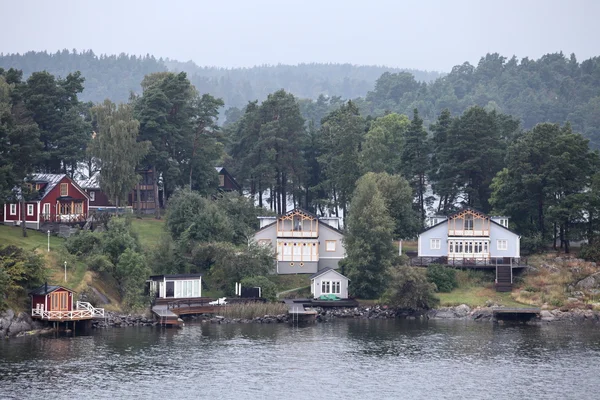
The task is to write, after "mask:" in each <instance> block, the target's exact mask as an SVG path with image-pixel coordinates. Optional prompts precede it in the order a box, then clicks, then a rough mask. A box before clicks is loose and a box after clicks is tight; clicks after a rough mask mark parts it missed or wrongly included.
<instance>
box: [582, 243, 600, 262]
mask: <svg viewBox="0 0 600 400" xmlns="http://www.w3.org/2000/svg"><path fill="white" fill-rule="evenodd" d="M579 257H581V258H583V259H584V260H587V261H593V262H596V263H598V262H600V243H594V244H584V245H582V246H581V249H579Z"/></svg>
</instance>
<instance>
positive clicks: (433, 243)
mask: <svg viewBox="0 0 600 400" xmlns="http://www.w3.org/2000/svg"><path fill="white" fill-rule="evenodd" d="M429 249H430V250H441V249H442V239H440V238H431V239H429Z"/></svg>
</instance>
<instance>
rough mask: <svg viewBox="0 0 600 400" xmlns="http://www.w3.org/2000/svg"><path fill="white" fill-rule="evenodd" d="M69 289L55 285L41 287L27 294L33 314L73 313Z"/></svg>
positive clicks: (71, 295) (71, 294) (71, 292)
mask: <svg viewBox="0 0 600 400" xmlns="http://www.w3.org/2000/svg"><path fill="white" fill-rule="evenodd" d="M73 293H75V292H74V291H72V290H71V289H67V288H65V287H63V286H56V285H47V284H46V285H42V286H40V287H39V288H37V289H34V290H32V291H31V292H29V295H30V296H31V309H32V310H33V314H34V315H35V314H36V310H37V311H38V312H40V311H42V312H43V311H73Z"/></svg>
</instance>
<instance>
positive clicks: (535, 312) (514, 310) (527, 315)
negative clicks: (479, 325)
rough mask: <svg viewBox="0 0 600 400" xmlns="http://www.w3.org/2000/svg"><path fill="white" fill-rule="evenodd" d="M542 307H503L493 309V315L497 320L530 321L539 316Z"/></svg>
mask: <svg viewBox="0 0 600 400" xmlns="http://www.w3.org/2000/svg"><path fill="white" fill-rule="evenodd" d="M540 312H541V309H540V308H537V307H529V308H518V307H501V308H494V309H493V310H492V316H493V318H494V320H495V321H522V322H525V321H530V320H532V319H534V318H537V317H539V315H540Z"/></svg>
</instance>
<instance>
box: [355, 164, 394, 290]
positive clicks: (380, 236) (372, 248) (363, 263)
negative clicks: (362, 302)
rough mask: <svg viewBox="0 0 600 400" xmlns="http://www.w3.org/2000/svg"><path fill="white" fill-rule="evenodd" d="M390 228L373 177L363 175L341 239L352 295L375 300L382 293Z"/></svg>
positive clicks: (391, 251)
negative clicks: (344, 250)
mask: <svg viewBox="0 0 600 400" xmlns="http://www.w3.org/2000/svg"><path fill="white" fill-rule="evenodd" d="M393 226H394V224H393V221H392V219H391V218H390V215H389V213H388V210H387V208H386V206H385V200H384V198H383V196H382V195H381V192H380V190H379V188H378V187H377V177H376V175H375V174H373V173H368V174H366V175H364V176H363V177H361V178H360V179H359V180H358V182H357V185H356V190H355V191H354V195H353V198H352V203H351V205H350V215H349V217H348V218H347V233H346V236H345V237H344V245H345V248H346V252H347V265H348V271H347V272H348V278H349V279H350V292H351V293H352V294H353V295H354V296H356V297H360V298H365V299H375V298H378V297H380V296H381V294H382V293H383V291H384V290H385V288H386V285H387V277H388V270H389V268H390V266H391V262H392V259H393V256H394V249H393V245H392V232H393Z"/></svg>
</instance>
